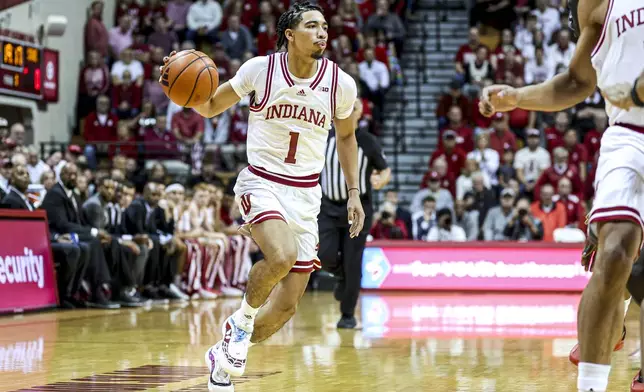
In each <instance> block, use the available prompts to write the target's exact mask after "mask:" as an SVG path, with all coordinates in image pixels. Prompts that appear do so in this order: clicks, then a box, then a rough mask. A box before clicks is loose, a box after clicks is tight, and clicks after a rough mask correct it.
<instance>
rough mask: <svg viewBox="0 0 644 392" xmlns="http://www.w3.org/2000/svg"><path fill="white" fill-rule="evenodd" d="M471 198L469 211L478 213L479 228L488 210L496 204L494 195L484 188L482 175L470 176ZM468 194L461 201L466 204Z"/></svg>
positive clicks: (490, 190)
mask: <svg viewBox="0 0 644 392" xmlns="http://www.w3.org/2000/svg"><path fill="white" fill-rule="evenodd" d="M471 193H472V197H473V200H472V201H471V204H470V205H471V209H473V210H476V211H478V213H479V222H478V223H479V227H481V226H483V222H484V221H485V217H486V216H487V213H488V211H489V210H490V208H492V207H494V206H496V205H497V204H498V200H497V197H496V193H495V192H494V191H493V190H492V189H489V188H486V187H485V183H484V181H483V175H482V174H480V173H474V174H473V175H472V192H471ZM468 194H469V192H468V193H466V194H465V196H464V197H463V199H464V200H465V202H466V205H467V204H468V200H467V196H468Z"/></svg>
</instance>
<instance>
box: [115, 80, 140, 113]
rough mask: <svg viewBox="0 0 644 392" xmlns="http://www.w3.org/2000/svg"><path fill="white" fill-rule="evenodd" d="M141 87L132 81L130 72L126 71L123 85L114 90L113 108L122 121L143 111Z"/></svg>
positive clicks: (122, 81)
mask: <svg viewBox="0 0 644 392" xmlns="http://www.w3.org/2000/svg"><path fill="white" fill-rule="evenodd" d="M141 95H142V91H141V87H140V86H137V85H136V84H135V83H134V81H133V80H132V75H131V74H130V71H127V70H126V71H124V72H123V75H122V77H121V83H120V84H119V85H117V86H114V87H113V88H112V108H113V110H114V111H115V112H116V115H117V116H118V117H119V118H120V119H130V118H132V117H135V116H136V115H137V114H139V112H140V111H141V104H142V102H141Z"/></svg>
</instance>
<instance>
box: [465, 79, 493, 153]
mask: <svg viewBox="0 0 644 392" xmlns="http://www.w3.org/2000/svg"><path fill="white" fill-rule="evenodd" d="M492 84H493V82H492V80H490V79H485V80H484V81H483V88H485V87H489V86H491V85H492ZM480 101H481V100H480V98H479V96H478V95H477V96H476V97H475V98H474V99H473V100H472V106H471V108H472V109H471V111H470V113H471V116H472V125H473V126H474V127H475V129H476V132H479V131H481V130H486V129H488V128H490V126H491V125H492V117H485V116H484V115H482V114H481V112H480V111H479V102H480ZM473 141H474V140H472V142H473ZM472 148H473V147H472Z"/></svg>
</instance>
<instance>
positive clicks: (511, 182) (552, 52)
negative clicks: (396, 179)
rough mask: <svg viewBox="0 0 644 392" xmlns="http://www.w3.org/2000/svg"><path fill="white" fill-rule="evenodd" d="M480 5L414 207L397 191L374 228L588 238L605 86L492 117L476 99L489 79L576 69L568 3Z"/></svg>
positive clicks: (398, 234) (518, 80)
mask: <svg viewBox="0 0 644 392" xmlns="http://www.w3.org/2000/svg"><path fill="white" fill-rule="evenodd" d="M471 3H473V4H470V5H471V6H472V7H471V22H472V24H471V28H470V30H469V36H468V41H467V42H465V43H463V44H462V45H461V46H460V48H459V49H458V51H457V53H456V54H455V58H454V71H455V73H454V78H453V80H452V82H451V83H450V84H449V85H448V86H446V91H445V93H444V94H443V95H442V96H441V97H440V98H439V101H438V104H437V109H436V118H437V121H438V123H439V132H438V135H439V136H438V143H437V144H438V148H437V150H436V151H434V152H433V153H432V154H431V156H430V157H429V163H428V169H427V172H426V174H425V176H424V177H423V179H422V181H421V184H420V190H419V191H418V192H417V193H416V194H415V195H414V198H413V200H412V203H411V205H410V207H409V210H408V211H404V212H403V213H402V214H401V211H400V210H401V208H400V207H399V206H398V205H397V196H396V195H395V192H390V193H388V194H387V197H386V198H385V202H384V203H383V204H382V205H381V206H380V209H379V211H380V214H381V217H380V220H379V222H378V227H377V228H375V229H374V230H373V231H372V235H373V236H374V238H407V239H416V240H425V241H436V240H438V241H441V240H452V241H466V240H467V241H471V240H485V241H503V240H526V241H527V240H538V241H555V240H556V241H559V240H563V241H565V240H567V238H569V239H571V240H572V239H573V238H575V239H579V238H582V240H583V233H582V235H581V237H580V236H579V234H580V232H583V231H585V229H586V222H585V215H586V213H587V211H589V209H590V205H591V203H592V198H593V180H594V172H595V168H596V165H597V159H598V154H599V145H600V140H601V134H602V132H603V130H604V129H605V127H606V124H607V117H606V113H605V111H604V101H603V98H602V96H601V94H600V93H599V91H596V92H595V93H594V94H593V95H591V96H590V97H588V98H587V99H586V100H585V101H584V102H582V103H581V104H579V105H577V106H576V107H574V108H572V109H571V110H567V111H562V112H558V113H541V112H533V111H527V110H523V109H515V110H513V111H511V112H508V113H497V114H496V115H494V116H493V117H492V118H486V117H483V116H482V115H481V114H480V113H479V111H478V98H477V97H478V95H479V92H480V91H481V89H482V88H483V87H485V86H488V85H490V84H509V85H512V86H515V87H522V86H524V85H526V84H534V83H540V82H543V81H545V80H547V79H549V78H552V77H553V76H554V75H556V74H557V73H559V72H561V71H562V70H565V69H566V68H567V67H568V65H569V64H570V60H571V58H572V53H573V52H574V49H575V43H574V42H572V40H571V38H572V32H571V30H570V29H569V27H568V21H567V19H568V11H567V9H566V3H565V1H553V0H535V1H534V2H532V1H525V0H522V1H516V2H509V1H497V0H492V1H489V0H477V1H473V2H471ZM447 212H450V213H451V216H449V215H448V214H447ZM383 217H384V218H383ZM380 226H385V228H383V227H380ZM454 227H459V228H460V229H462V230H459V229H455V228H454Z"/></svg>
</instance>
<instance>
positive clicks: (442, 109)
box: [436, 80, 478, 127]
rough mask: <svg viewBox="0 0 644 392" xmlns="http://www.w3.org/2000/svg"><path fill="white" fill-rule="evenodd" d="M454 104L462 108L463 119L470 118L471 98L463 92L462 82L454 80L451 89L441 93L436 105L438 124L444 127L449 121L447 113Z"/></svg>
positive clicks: (450, 85)
mask: <svg viewBox="0 0 644 392" xmlns="http://www.w3.org/2000/svg"><path fill="white" fill-rule="evenodd" d="M452 106H458V107H459V108H461V113H462V114H463V119H464V121H465V122H469V120H470V108H471V103H470V100H469V99H467V97H465V96H464V95H463V94H462V91H461V82H459V81H458V80H452V81H451V82H450V84H449V91H448V92H447V93H445V94H443V95H441V98H440V100H439V101H438V106H436V118H438V126H439V127H442V126H443V125H445V124H446V123H447V113H448V111H449V109H450V108H451V107H452ZM477 111H478V110H477Z"/></svg>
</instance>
